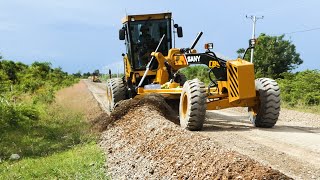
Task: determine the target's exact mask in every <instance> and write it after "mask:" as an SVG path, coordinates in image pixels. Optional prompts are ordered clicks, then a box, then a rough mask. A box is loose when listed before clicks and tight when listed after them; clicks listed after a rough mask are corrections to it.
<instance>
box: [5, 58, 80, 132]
mask: <svg viewBox="0 0 320 180" xmlns="http://www.w3.org/2000/svg"><path fill="white" fill-rule="evenodd" d="M77 80H78V79H76V78H74V77H73V76H70V75H68V73H66V72H63V71H62V70H61V68H55V69H53V68H51V64H50V63H48V62H34V63H32V64H31V65H30V66H28V65H25V64H23V63H21V62H13V61H8V60H2V61H0V93H1V96H0V100H1V101H0V112H1V115H0V118H1V119H0V122H1V124H0V127H4V126H8V125H10V126H17V125H19V124H21V123H23V122H24V121H25V122H26V123H27V122H30V121H34V120H37V119H38V114H39V112H38V110H37V109H36V108H35V107H36V106H35V105H37V104H41V103H44V104H49V103H52V102H54V93H55V91H56V90H58V89H60V88H62V87H66V86H70V85H72V84H74V83H75V82H77ZM30 99H32V103H31V102H30Z"/></svg>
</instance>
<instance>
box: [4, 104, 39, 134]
mask: <svg viewBox="0 0 320 180" xmlns="http://www.w3.org/2000/svg"><path fill="white" fill-rule="evenodd" d="M36 120H39V112H38V110H37V109H36V108H35V107H33V106H31V105H27V104H18V105H15V104H10V103H9V102H8V101H6V100H4V99H2V102H1V103H0V122H1V124H0V127H1V128H4V127H8V126H14V127H17V126H19V125H25V124H30V123H32V122H33V121H36Z"/></svg>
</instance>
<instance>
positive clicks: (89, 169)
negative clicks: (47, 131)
mask: <svg viewBox="0 0 320 180" xmlns="http://www.w3.org/2000/svg"><path fill="white" fill-rule="evenodd" d="M104 169H105V168H104V156H103V153H102V152H101V149H100V148H99V147H98V146H97V145H96V144H94V143H90V144H86V145H82V146H75V147H73V148H72V149H70V150H67V151H65V152H60V153H55V154H52V155H50V156H47V157H43V158H26V159H23V160H21V161H18V162H4V163H2V164H0V179H110V178H108V177H106V175H105V172H104V171H105V170H104Z"/></svg>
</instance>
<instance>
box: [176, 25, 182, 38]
mask: <svg viewBox="0 0 320 180" xmlns="http://www.w3.org/2000/svg"><path fill="white" fill-rule="evenodd" d="M177 34H178V37H179V38H180V37H183V32H182V27H181V26H179V27H177Z"/></svg>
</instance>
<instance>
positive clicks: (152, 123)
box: [100, 94, 290, 179]
mask: <svg viewBox="0 0 320 180" xmlns="http://www.w3.org/2000/svg"><path fill="white" fill-rule="evenodd" d="M167 117H175V113H174V111H173V110H172V109H171V107H170V106H169V105H168V104H167V103H166V102H165V100H164V98H163V97H162V96H160V95H157V94H151V95H149V96H147V97H144V98H142V99H140V100H136V99H134V100H126V101H122V102H121V103H119V104H118V106H117V107H116V108H115V110H114V111H113V112H112V113H111V115H110V116H109V117H108V123H106V124H107V125H106V124H104V126H105V127H107V126H108V128H107V130H106V131H104V132H103V133H102V140H101V143H100V145H101V147H102V148H104V149H105V152H107V157H108V160H107V167H108V169H107V171H108V172H109V173H110V175H111V177H112V178H113V179H133V178H134V179H136V178H138V179H290V178H289V177H287V176H286V175H284V174H282V173H281V172H279V171H277V170H273V169H271V168H270V167H265V166H263V165H261V164H260V163H258V162H256V161H254V160H252V159H251V158H250V157H247V156H244V155H241V154H239V153H237V152H234V151H230V150H227V149H224V148H222V147H220V146H219V145H217V143H216V142H215V141H214V140H213V139H210V138H208V137H204V136H202V135H200V134H198V133H197V132H190V131H187V130H184V129H182V128H180V126H178V125H176V124H174V123H172V122H171V121H168V119H167Z"/></svg>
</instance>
